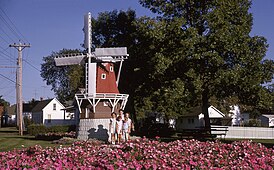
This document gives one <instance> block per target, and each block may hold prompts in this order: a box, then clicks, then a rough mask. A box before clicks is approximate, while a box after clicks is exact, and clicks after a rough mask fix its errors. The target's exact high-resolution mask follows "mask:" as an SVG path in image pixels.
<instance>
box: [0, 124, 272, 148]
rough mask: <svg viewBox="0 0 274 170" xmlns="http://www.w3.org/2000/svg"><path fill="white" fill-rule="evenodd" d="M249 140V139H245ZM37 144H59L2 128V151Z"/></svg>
mask: <svg viewBox="0 0 274 170" xmlns="http://www.w3.org/2000/svg"><path fill="white" fill-rule="evenodd" d="M177 139H180V138H178V137H171V138H161V139H160V140H161V141H163V142H170V141H174V140H177ZM219 140H220V141H221V142H224V143H232V142H234V141H240V140H243V139H225V140H224V139H219ZM245 140H247V139H245ZM252 141H253V142H257V143H262V144H263V145H265V146H266V147H268V148H273V147H274V139H252ZM35 145H41V146H42V147H43V148H45V147H55V146H59V144H53V143H52V142H51V141H44V140H36V139H35V137H34V136H29V135H24V136H19V133H18V130H17V129H16V128H15V127H2V128H0V152H3V151H10V150H13V149H21V148H22V146H23V147H25V148H26V147H30V146H35Z"/></svg>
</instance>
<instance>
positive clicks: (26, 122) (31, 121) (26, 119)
mask: <svg viewBox="0 0 274 170" xmlns="http://www.w3.org/2000/svg"><path fill="white" fill-rule="evenodd" d="M23 119H24V124H25V127H26V128H28V127H29V125H31V124H34V121H33V120H32V119H31V118H29V117H24V118H23Z"/></svg>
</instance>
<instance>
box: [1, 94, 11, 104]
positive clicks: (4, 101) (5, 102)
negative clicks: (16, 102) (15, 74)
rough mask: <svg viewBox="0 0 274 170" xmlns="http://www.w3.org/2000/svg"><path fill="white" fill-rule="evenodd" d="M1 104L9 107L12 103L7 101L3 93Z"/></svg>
mask: <svg viewBox="0 0 274 170" xmlns="http://www.w3.org/2000/svg"><path fill="white" fill-rule="evenodd" d="M0 105H2V106H4V107H7V106H9V105H10V103H9V102H8V101H6V100H5V99H4V98H3V96H2V95H0Z"/></svg>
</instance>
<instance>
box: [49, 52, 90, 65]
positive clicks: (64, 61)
mask: <svg viewBox="0 0 274 170" xmlns="http://www.w3.org/2000/svg"><path fill="white" fill-rule="evenodd" d="M85 57H86V55H83V54H80V55H79V54H78V55H75V54H71V55H67V56H59V57H56V58H54V61H55V64H56V66H67V65H76V64H81V63H82V61H83V60H84V58H85Z"/></svg>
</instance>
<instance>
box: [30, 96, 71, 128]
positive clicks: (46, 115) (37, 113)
mask: <svg viewBox="0 0 274 170" xmlns="http://www.w3.org/2000/svg"><path fill="white" fill-rule="evenodd" d="M64 109H65V107H64V106H63V105H62V104H61V103H60V102H59V101H58V100H57V99H56V98H54V99H48V100H43V101H40V102H38V103H37V104H36V106H35V107H34V108H33V109H32V120H33V121H34V122H35V123H37V124H44V125H46V126H52V125H71V124H75V119H74V116H71V113H66V111H65V110H64Z"/></svg>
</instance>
